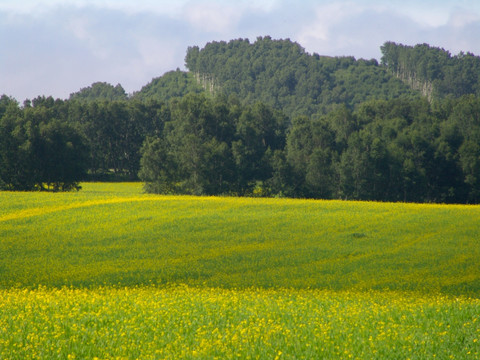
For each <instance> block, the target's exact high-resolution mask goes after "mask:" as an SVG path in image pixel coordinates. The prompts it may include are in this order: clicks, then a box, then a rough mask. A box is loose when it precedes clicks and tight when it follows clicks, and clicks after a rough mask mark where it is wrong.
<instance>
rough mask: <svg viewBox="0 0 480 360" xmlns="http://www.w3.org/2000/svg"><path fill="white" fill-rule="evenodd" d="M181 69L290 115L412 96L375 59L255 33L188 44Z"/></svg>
mask: <svg viewBox="0 0 480 360" xmlns="http://www.w3.org/2000/svg"><path fill="white" fill-rule="evenodd" d="M185 63H186V66H187V68H188V69H189V70H190V72H192V73H193V74H194V75H195V76H196V77H197V79H199V81H200V82H202V83H203V84H206V83H207V84H208V85H209V86H205V87H206V88H207V89H211V90H213V92H214V93H223V94H225V95H227V96H229V95H231V94H235V95H236V96H238V97H239V98H240V99H242V101H244V102H245V103H247V104H252V103H255V102H257V101H261V102H263V103H265V104H268V105H270V106H273V107H274V108H276V109H281V110H282V111H283V112H284V113H285V114H287V115H288V116H290V117H295V116H298V115H308V116H310V115H313V114H316V113H325V112H327V111H329V110H330V108H331V106H332V105H334V104H344V103H345V104H347V105H348V107H349V108H353V107H354V106H356V105H357V104H359V103H361V102H363V101H366V100H369V99H391V98H394V97H397V96H400V95H411V96H413V95H414V92H412V91H411V90H410V89H409V88H408V86H406V85H405V84H403V83H402V82H401V81H400V80H398V79H396V78H395V77H393V76H391V75H389V74H388V73H387V72H386V71H385V69H384V68H383V67H380V66H378V63H377V62H376V61H375V60H368V61H366V60H363V59H360V60H358V61H357V60H355V58H353V57H336V58H332V57H326V56H319V55H318V54H313V55H310V54H308V53H307V52H305V50H304V49H303V48H302V47H301V46H300V45H299V44H297V43H294V42H292V41H290V40H289V39H286V40H272V38H270V37H269V36H266V37H263V38H262V37H259V38H257V40H256V41H255V42H254V43H252V44H251V43H250V41H249V40H248V39H238V40H231V41H229V42H225V41H220V42H210V43H208V44H207V45H206V46H205V47H204V48H203V49H199V48H198V47H191V48H189V49H188V51H187V55H186V58H185Z"/></svg>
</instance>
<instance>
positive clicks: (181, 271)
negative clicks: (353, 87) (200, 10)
mask: <svg viewBox="0 0 480 360" xmlns="http://www.w3.org/2000/svg"><path fill="white" fill-rule="evenodd" d="M83 187H84V189H83V190H82V191H80V192H78V193H60V194H52V193H41V192H39V193H22V192H0V204H1V206H0V287H4V288H8V287H12V286H17V287H36V286H38V285H46V286H56V287H62V286H75V287H83V286H87V287H95V286H97V285H99V284H101V285H122V286H134V285H140V284H149V283H150V282H152V283H155V284H159V285H163V284H166V283H184V284H189V285H195V286H199V285H203V284H205V285H207V286H210V287H230V288H244V287H250V286H255V287H265V288H269V287H295V288H307V287H310V288H329V289H335V290H348V289H356V290H369V289H377V290H378V289H388V290H420V291H425V292H432V291H433V292H442V293H449V294H469V295H478V294H480V263H479V262H478V259H479V258H480V246H478V239H479V238H480V206H460V205H448V206H446V205H431V204H427V205H426V204H423V205H421V204H388V203H387V204H385V203H369V202H346V201H317V200H299V199H252V198H233V197H230V198H229V197H195V196H159V195H149V194H142V192H141V191H142V190H141V184H138V183H137V184H132V183H120V184H101V183H86V184H83Z"/></svg>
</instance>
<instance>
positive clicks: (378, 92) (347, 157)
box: [0, 37, 480, 203]
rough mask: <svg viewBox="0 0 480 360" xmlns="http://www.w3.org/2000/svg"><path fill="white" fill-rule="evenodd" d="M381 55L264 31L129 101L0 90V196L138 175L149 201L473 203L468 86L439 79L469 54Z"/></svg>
mask: <svg viewBox="0 0 480 360" xmlns="http://www.w3.org/2000/svg"><path fill="white" fill-rule="evenodd" d="M420 50H421V52H420ZM382 52H383V54H384V57H383V58H382V63H381V64H378V63H377V62H376V61H375V60H369V61H366V60H361V59H360V60H355V59H354V58H351V57H342V58H330V57H322V56H319V55H317V54H313V55H310V54H307V53H306V52H305V51H304V50H303V49H302V48H301V47H300V46H299V45H298V44H296V43H293V42H291V41H289V40H272V39H271V38H269V37H266V38H258V39H257V41H256V42H255V43H254V44H250V42H249V41H248V40H241V39H240V40H232V41H231V42H228V43H226V42H219V43H215V42H214V43H210V44H207V46H205V48H204V49H202V50H200V49H199V48H196V47H193V48H190V49H189V50H188V51H187V56H186V64H187V66H188V68H189V69H190V70H191V71H190V72H182V71H180V70H177V71H172V72H169V73H166V74H165V75H164V76H162V77H160V78H157V79H153V80H152V82H151V83H150V84H148V85H146V86H144V87H143V88H142V89H141V90H140V91H139V92H137V93H134V94H132V95H127V94H126V93H125V91H124V89H123V88H122V87H121V85H117V86H112V85H110V84H106V83H95V84H92V86H90V87H87V88H84V89H81V90H80V91H79V92H77V93H74V94H72V95H71V96H70V98H69V99H67V100H60V99H56V100H55V99H53V98H51V97H37V98H36V99H33V100H32V101H30V100H26V101H25V102H24V103H23V104H22V105H20V104H19V103H18V102H17V101H16V100H15V99H12V98H9V97H7V96H2V97H1V98H0V188H2V189H10V190H35V189H51V190H71V189H78V187H79V182H80V181H82V180H112V179H124V180H135V179H140V180H142V181H144V182H145V189H146V190H147V191H149V192H156V193H183V194H198V195H202V194H208V195H216V194H222V195H235V196H288V197H303V198H305V197H307V198H325V199H360V200H380V201H415V202H448V203H453V202H458V203H478V201H479V199H480V118H479V117H480V100H479V98H478V96H477V93H476V90H474V89H476V86H477V85H471V86H470V85H468V84H467V83H465V84H466V85H465V87H464V88H463V89H464V90H463V92H458V91H457V92H453V91H452V90H448V89H447V90H446V88H445V86H443V85H441V82H440V80H438V79H448V76H450V75H448V76H447V75H445V74H449V72H452V71H453V70H452V69H453V68H455V67H456V66H457V65H455V64H460V63H462V61H463V59H465V58H467V63H469V64H470V63H476V61H477V60H478V58H477V57H475V56H473V55H471V54H468V55H466V56H458V57H451V56H450V55H448V54H445V52H444V51H443V50H441V49H435V48H430V47H428V46H423V45H422V46H417V47H405V46H403V47H402V46H398V45H396V44H394V43H386V44H385V45H384V46H383V47H382ZM417 52H418V53H419V54H420V53H421V54H423V55H422V56H417V55H415V56H414V55H413V54H417ZM406 54H410V55H408V56H407V55H406ZM435 54H436V55H435ZM427 55H428V56H427ZM434 55H435V56H434ZM472 57H473V59H472ZM405 59H408V61H407V60H405ZM425 59H427V60H428V59H435V60H431V63H430V60H428V61H427V60H425ZM439 59H440V60H439ZM441 59H444V60H445V61H446V62H447V63H448V66H447V65H445V66H443V65H442V66H440V65H439V64H444V63H443V62H442V61H443V60H442V61H441ZM405 61H407V63H405ZM420 63H421V64H420ZM282 64H283V65H282ZM400 64H403V65H400ZM422 64H423V65H422ZM425 64H427V65H425ZM432 64H437V65H435V66H437V68H438V69H440V70H441V71H440V70H438V71H437V70H435V69H437V68H436V67H435V66H434V65H432ZM458 66H460V67H466V68H468V66H467V65H465V66H464V65H458ZM413 68H415V70H412V69H413ZM406 69H408V70H406ZM422 69H423V70H422ZM472 69H475V67H473V68H472ZM456 71H457V70H455V71H453V73H455V72H456ZM465 71H466V70H465ZM472 71H473V70H472ZM403 73H405V74H410V75H411V74H415V76H413V75H412V76H410V75H408V76H407V75H402V74H403ZM440 73H442V74H443V75H439V74H440ZM467 73H468V71H467ZM477 75H478V73H477ZM409 76H410V77H409ZM412 77H413V78H415V79H417V80H415V81H416V82H417V83H418V84H422V82H427V83H428V84H430V83H431V84H434V87H433V88H434V89H435V91H433V92H432V93H431V96H429V95H428V94H424V93H423V90H422V89H420V88H418V87H417V89H416V90H415V89H414V88H415V86H416V85H415V86H414V84H411V83H409V81H410V82H411V78H412ZM418 79H420V80H418ZM431 79H434V80H431ZM457 85H458V84H457ZM457 85H456V86H457ZM442 86H443V87H442ZM459 86H460V85H458V86H457V88H458V87H459ZM469 86H470V87H469ZM470 88H471V89H470ZM437 89H444V90H442V91H444V92H443V93H442V95H441V96H440V95H439V94H440V92H439V90H437ZM468 89H470V90H468Z"/></svg>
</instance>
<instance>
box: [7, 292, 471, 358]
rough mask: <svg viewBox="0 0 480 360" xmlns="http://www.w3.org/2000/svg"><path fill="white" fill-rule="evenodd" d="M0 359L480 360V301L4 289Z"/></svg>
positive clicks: (386, 295)
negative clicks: (350, 359) (437, 359)
mask: <svg viewBox="0 0 480 360" xmlns="http://www.w3.org/2000/svg"><path fill="white" fill-rule="evenodd" d="M0 314H1V316H0V358H2V359H38V358H41V359H339V358H342V359H349V358H352V359H389V358H390V359H408V358H411V359H415V358H417V359H433V358H435V357H436V358H439V359H450V358H451V359H468V358H471V359H474V358H478V357H479V356H480V343H479V340H480V326H479V325H480V300H478V299H471V298H465V297H460V298H453V297H445V296H440V295H434V296H428V295H419V294H413V293H404V292H377V291H373V292H353V291H341V292H332V291H325V290H287V289H277V290H266V289H244V290H225V289H223V290H222V289H218V288H216V289H212V288H193V287H186V286H174V287H164V288H158V287H152V286H145V287H133V288H112V287H107V288H105V287H100V288H96V289H93V290H87V289H69V288H62V289H46V288H38V289H35V290H25V289H10V290H2V291H0Z"/></svg>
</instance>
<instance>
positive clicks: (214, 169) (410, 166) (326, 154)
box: [140, 95, 480, 203]
mask: <svg viewBox="0 0 480 360" xmlns="http://www.w3.org/2000/svg"><path fill="white" fill-rule="evenodd" d="M170 111H171V117H170V120H169V121H168V122H167V123H165V126H164V129H163V132H162V135H161V136H157V137H149V138H148V139H147V141H146V142H145V143H144V146H143V147H142V151H141V152H142V158H141V169H140V177H141V179H142V180H143V181H145V182H146V189H147V191H150V192H156V193H184V194H197V195H203V194H205V195H216V194H223V195H235V196H288V197H302V198H323V199H358V200H379V201H407V202H445V203H477V202H478V201H479V200H480V121H479V120H480V100H479V99H477V98H476V97H473V96H465V97H462V98H459V99H456V100H452V99H449V100H445V101H443V102H438V103H436V104H434V105H433V104H431V103H429V102H428V101H427V100H426V99H422V98H417V99H415V100H411V99H401V98H400V99H393V100H372V101H368V102H365V103H363V104H362V105H361V106H359V107H358V109H357V110H355V111H352V110H350V109H348V108H347V107H346V106H344V105H340V106H338V107H337V108H336V109H334V110H332V111H331V112H329V113H328V114H326V115H321V116H312V117H308V116H298V117H296V118H294V119H293V120H291V121H290V120H289V118H288V117H286V116H285V115H284V114H283V113H281V112H279V111H277V110H275V109H273V108H272V107H270V106H268V105H265V104H262V103H256V104H254V105H241V104H240V103H239V102H238V101H237V100H236V99H235V98H234V99H228V98H225V97H222V96H219V97H216V98H211V97H207V96H205V95H189V96H186V97H184V98H182V99H179V100H177V101H175V102H174V103H173V104H172V105H171V108H170Z"/></svg>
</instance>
